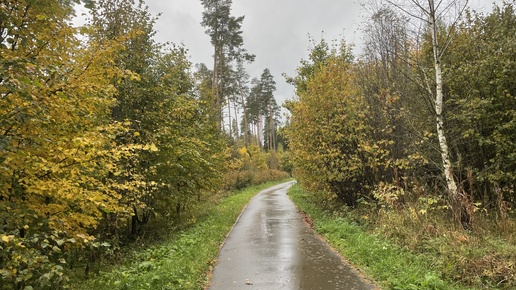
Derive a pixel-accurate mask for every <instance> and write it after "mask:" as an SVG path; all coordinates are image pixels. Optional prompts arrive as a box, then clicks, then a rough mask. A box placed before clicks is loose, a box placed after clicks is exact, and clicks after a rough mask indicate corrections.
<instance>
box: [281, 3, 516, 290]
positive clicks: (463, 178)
mask: <svg viewBox="0 0 516 290" xmlns="http://www.w3.org/2000/svg"><path fill="white" fill-rule="evenodd" d="M417 2H418V3H419V1H417ZM424 2H425V1H424ZM458 2H460V1H448V2H446V1H445V2H442V1H439V3H440V4H441V5H440V6H436V7H431V6H430V7H423V6H424V5H426V2H425V4H421V6H419V7H417V6H415V5H414V7H409V6H407V5H405V6H400V5H401V4H400V5H396V3H398V2H396V1H390V2H389V4H388V5H385V6H380V7H374V8H375V9H373V10H374V11H373V12H374V13H372V15H371V18H370V19H368V21H366V24H365V27H364V39H363V42H364V44H363V51H362V52H361V53H360V55H359V56H354V55H353V54H352V53H351V49H352V46H351V45H349V44H347V43H345V42H344V41H342V42H334V43H328V42H327V41H325V40H324V39H323V40H321V41H320V42H319V41H317V42H315V41H314V42H313V43H312V46H311V53H310V55H309V58H308V59H307V60H303V61H302V62H301V65H300V66H299V67H298V70H297V75H296V76H294V77H290V78H288V81H289V82H290V83H291V84H293V85H294V86H295V89H296V95H297V97H296V98H295V99H294V100H292V101H290V102H288V103H287V105H286V106H287V107H288V109H289V110H290V112H291V114H292V116H291V118H290V124H289V126H288V127H287V137H288V138H287V140H288V146H289V149H290V154H291V156H293V163H294V173H295V176H296V178H297V179H298V180H299V181H300V183H301V184H302V185H303V186H304V187H305V188H307V189H309V190H310V191H312V192H314V194H313V198H315V199H316V200H318V201H319V202H322V204H325V205H326V206H327V207H330V205H331V204H334V202H335V201H338V202H340V203H341V204H344V207H347V208H349V209H360V210H359V214H358V217H355V218H357V220H358V221H359V222H360V223H364V224H369V225H371V227H372V228H376V229H378V228H384V229H385V230H383V231H384V232H387V234H388V235H390V237H393V236H394V238H395V240H397V241H400V243H401V244H402V245H405V246H407V247H409V248H412V249H413V250H414V251H416V252H418V251H422V249H432V250H430V251H436V252H438V253H439V252H441V253H442V255H444V256H446V255H449V256H450V257H453V258H447V259H448V260H446V261H445V262H444V263H448V264H449V265H454V266H450V267H452V268H454V267H456V268H457V270H456V271H449V270H447V269H446V267H443V273H445V275H449V276H448V277H447V278H449V279H451V280H462V281H463V282H465V283H479V284H482V281H483V282H485V283H487V285H498V286H500V287H501V286H503V285H508V286H509V287H510V285H514V283H515V280H514V267H513V266H511V263H512V262H510V261H514V259H515V258H516V256H515V253H514V252H512V253H511V250H510V249H507V252H505V253H504V254H500V253H496V252H494V251H492V252H490V253H486V254H485V256H482V255H480V256H479V257H477V256H476V254H479V253H480V252H481V251H478V252H477V253H476V254H475V253H473V252H474V250H473V252H471V251H470V252H469V253H466V254H464V253H460V254H450V253H446V250H444V252H442V251H443V249H448V246H450V247H455V250H450V252H453V251H457V252H458V251H460V250H458V249H459V248H462V247H463V246H461V245H463V244H465V243H468V242H469V241H468V238H467V237H468V236H467V235H464V234H463V233H465V232H466V233H472V234H473V235H475V233H477V235H478V240H482V241H484V242H479V243H485V241H486V240H488V239H487V238H486V237H487V236H489V235H490V234H489V233H491V234H492V235H493V236H500V235H501V236H503V237H505V242H501V243H502V244H503V243H507V244H509V245H510V244H511V241H514V239H513V234H512V233H514V226H515V223H514V218H513V215H514V210H513V209H514V207H515V206H516V194H515V189H516V188H515V184H516V155H515V153H516V82H515V80H516V50H515V48H516V46H515V43H516V13H515V10H514V8H515V6H514V5H515V2H514V1H506V2H504V3H503V4H502V5H501V6H494V7H493V10H492V12H490V13H487V14H481V13H476V12H474V11H469V10H467V9H465V10H460V11H459V13H456V14H454V16H455V17H454V18H451V17H450V18H446V17H445V16H443V15H446V14H447V13H448V12H450V11H451V10H452V9H453V8H456V7H457V6H454V5H451V4H450V5H448V4H446V5H445V4H443V3H458ZM413 3H416V1H414V2H413ZM428 3H433V1H428ZM400 7H402V8H404V9H400ZM423 8H426V10H424V9H423ZM462 8H464V7H462ZM414 15H416V16H418V15H421V16H420V17H417V18H418V19H415V18H414V17H413V16H414ZM448 15H449V14H448ZM457 15H459V16H460V17H459V16H457ZM437 16H439V17H437ZM432 18H433V19H432ZM417 23H420V25H418V24H417ZM414 27H415V28H417V29H416V30H414V29H413V28H414ZM439 94H440V95H441V99H439ZM443 96H444V98H443ZM440 101H441V103H440ZM440 130H442V132H443V133H444V134H443V135H442V136H440V134H439V131H440ZM443 145H446V146H443ZM445 155H446V156H445ZM446 163H448V164H446ZM452 183H454V184H455V187H453V186H450V184H451V185H453V184H452ZM400 216H401V217H400ZM409 225H411V226H412V227H413V228H410V227H411V226H409ZM378 231H382V230H378ZM411 231H413V232H411ZM450 231H452V232H454V231H457V234H454V233H452V234H450ZM446 235H448V236H454V235H456V236H457V239H458V240H459V241H460V242H461V243H459V245H457V244H453V245H449V244H447V242H446V243H445V242H444V241H442V243H441V244H440V245H441V248H439V249H438V248H436V249H433V246H431V245H430V246H429V245H428V244H429V243H430V244H431V243H432V242H431V241H433V240H437V239H438V238H436V237H444V236H446ZM403 237H405V238H403ZM511 237H512V238H511ZM410 241H413V242H410ZM453 241H454V242H455V243H457V241H456V240H453ZM472 244H473V242H472ZM477 249H478V248H477ZM438 255H439V254H438ZM479 281H480V282H479ZM486 281H487V282H486ZM489 283H491V284H489ZM477 285H478V284H477ZM436 289H437V288H436Z"/></svg>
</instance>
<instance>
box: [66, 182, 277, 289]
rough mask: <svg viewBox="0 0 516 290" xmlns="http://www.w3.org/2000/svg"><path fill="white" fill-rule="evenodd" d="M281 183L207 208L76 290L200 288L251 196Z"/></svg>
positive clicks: (253, 189) (240, 193) (251, 189)
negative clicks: (192, 222) (183, 226)
mask: <svg viewBox="0 0 516 290" xmlns="http://www.w3.org/2000/svg"><path fill="white" fill-rule="evenodd" d="M279 183H281V182H269V183H266V184H262V185H259V186H252V187H249V188H246V189H244V190H241V191H238V192H235V193H234V194H231V195H229V196H228V197H226V198H224V199H223V200H221V201H220V202H219V203H217V204H212V205H209V206H210V209H209V210H207V211H206V212H207V213H206V214H205V216H203V217H200V218H199V219H198V221H197V222H196V224H195V225H193V226H191V227H189V228H187V229H185V230H182V231H180V232H178V233H176V234H174V235H171V238H169V239H166V240H165V241H164V242H162V243H159V244H156V245H154V246H152V247H150V248H148V249H146V250H142V251H137V252H135V253H134V254H132V255H130V257H129V258H128V259H126V261H125V263H124V265H123V266H118V267H114V268H111V269H106V270H105V271H101V272H100V273H99V274H98V275H96V276H94V277H91V278H90V279H88V280H86V281H76V283H75V284H76V285H74V288H76V289H96V290H101V289H110V290H113V289H139V290H143V289H203V288H204V286H205V285H206V283H207V273H208V272H209V271H210V269H211V268H212V267H213V265H214V262H215V259H216V258H217V255H218V252H219V246H220V245H221V243H222V242H223V241H224V239H225V237H226V235H227V234H228V232H229V231H230V230H231V228H232V226H233V224H234V223H235V220H236V219H237V217H238V216H239V214H240V212H241V211H242V209H243V207H244V206H245V205H246V204H247V203H248V202H249V200H250V199H251V197H253V196H254V195H256V194H257V193H258V192H259V191H260V190H263V189H265V188H267V187H270V186H272V185H274V184H279Z"/></svg>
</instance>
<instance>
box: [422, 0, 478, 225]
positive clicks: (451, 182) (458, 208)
mask: <svg viewBox="0 0 516 290" xmlns="http://www.w3.org/2000/svg"><path fill="white" fill-rule="evenodd" d="M428 6H429V8H430V11H429V12H430V14H429V16H430V17H429V18H430V19H429V21H430V29H431V33H432V50H433V53H434V67H435V120H436V127H437V137H438V139H439V148H440V151H441V159H442V163H443V170H444V176H445V178H446V186H447V188H448V197H449V199H450V202H451V205H452V210H453V213H454V218H455V220H456V221H457V222H460V223H461V225H462V227H463V228H464V229H471V218H470V213H469V211H468V207H467V199H466V197H461V195H460V194H459V190H458V187H457V183H455V179H454V177H453V166H452V164H451V158H450V152H449V149H448V141H447V140H446V135H445V130H444V117H443V107H444V93H443V76H442V68H441V51H440V47H439V40H438V38H437V23H436V10H435V3H434V0H428Z"/></svg>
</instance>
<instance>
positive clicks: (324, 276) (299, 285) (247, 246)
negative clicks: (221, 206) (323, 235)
mask: <svg viewBox="0 0 516 290" xmlns="http://www.w3.org/2000/svg"><path fill="white" fill-rule="evenodd" d="M293 183H294V182H289V183H283V184H280V185H277V186H275V187H271V188H269V189H266V190H264V191H262V192H260V193H259V194H258V195H257V196H255V197H254V198H253V199H252V200H251V202H250V203H249V204H248V206H247V208H246V209H245V211H244V212H243V213H242V215H241V217H240V219H239V221H238V222H237V224H236V225H235V227H234V229H233V231H232V232H231V234H230V235H229V237H228V239H227V240H226V242H225V244H224V246H223V247H222V250H221V252H220V255H219V262H218V264H217V266H216V267H215V270H214V272H213V276H212V280H211V284H210V288H209V289H210V290H232V289H235V290H236V289H238V290H241V289H250V290H251V289H252V290H255V289H267V290H269V289H282V290H284V289H296V290H297V289H306V290H315V289H324V290H332V289H359V290H362V289H374V287H373V286H372V285H370V284H368V283H366V282H364V280H362V279H361V278H360V277H359V276H358V275H357V273H356V272H355V271H354V270H352V269H351V268H350V267H349V266H348V265H347V264H346V263H345V262H343V261H342V259H341V258H340V257H339V256H338V255H337V254H336V253H335V252H334V251H332V250H331V249H330V248H329V247H328V245H327V244H326V243H324V242H323V241H321V240H320V239H319V238H318V237H317V236H316V235H315V233H314V232H313V230H312V229H310V228H309V227H308V226H307V225H306V223H305V222H304V221H303V219H302V217H301V215H300V214H299V213H298V211H297V209H296V207H295V205H294V203H293V202H292V201H291V200H290V199H289V198H288V196H287V194H286V193H287V190H288V188H290V186H292V184H293Z"/></svg>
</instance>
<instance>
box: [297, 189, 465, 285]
mask: <svg viewBox="0 0 516 290" xmlns="http://www.w3.org/2000/svg"><path fill="white" fill-rule="evenodd" d="M289 195H290V197H291V198H292V199H293V200H294V202H295V203H296V205H297V206H298V208H299V209H300V210H301V211H303V212H305V213H306V214H307V215H309V216H310V217H311V218H312V220H313V225H314V228H315V230H316V231H317V232H319V233H320V234H321V235H323V236H324V237H325V238H326V239H327V240H328V242H329V243H330V244H331V245H332V246H333V247H334V248H335V249H336V250H337V251H338V252H340V253H341V254H342V255H343V256H344V257H346V259H348V260H349V261H350V262H351V263H352V264H353V265H355V266H357V267H358V268H360V269H361V271H362V272H363V273H365V274H366V275H367V276H368V277H370V278H371V279H373V280H374V281H376V282H377V284H378V285H379V286H381V287H384V288H386V289H463V288H460V287H459V286H457V285H452V284H451V283H449V282H447V281H444V279H442V277H441V276H442V275H441V274H440V273H441V271H440V268H439V266H438V265H437V264H435V260H433V259H431V258H429V257H428V256H425V255H423V254H420V255H418V254H414V253H412V252H410V251H408V250H406V249H404V248H402V247H400V246H398V245H396V244H394V243H392V242H388V241H387V240H386V239H385V238H382V237H381V236H379V235H375V234H374V233H369V232H367V231H366V230H365V229H364V228H363V227H361V226H359V225H358V224H357V223H356V222H353V221H350V220H349V219H347V218H343V217H338V216H335V215H332V214H331V213H329V212H327V211H324V210H322V209H321V208H320V207H319V206H317V205H315V204H314V203H312V202H310V200H309V198H307V195H306V193H304V192H303V190H302V189H301V187H300V186H299V185H295V186H293V187H292V188H291V189H290V190H289Z"/></svg>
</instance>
